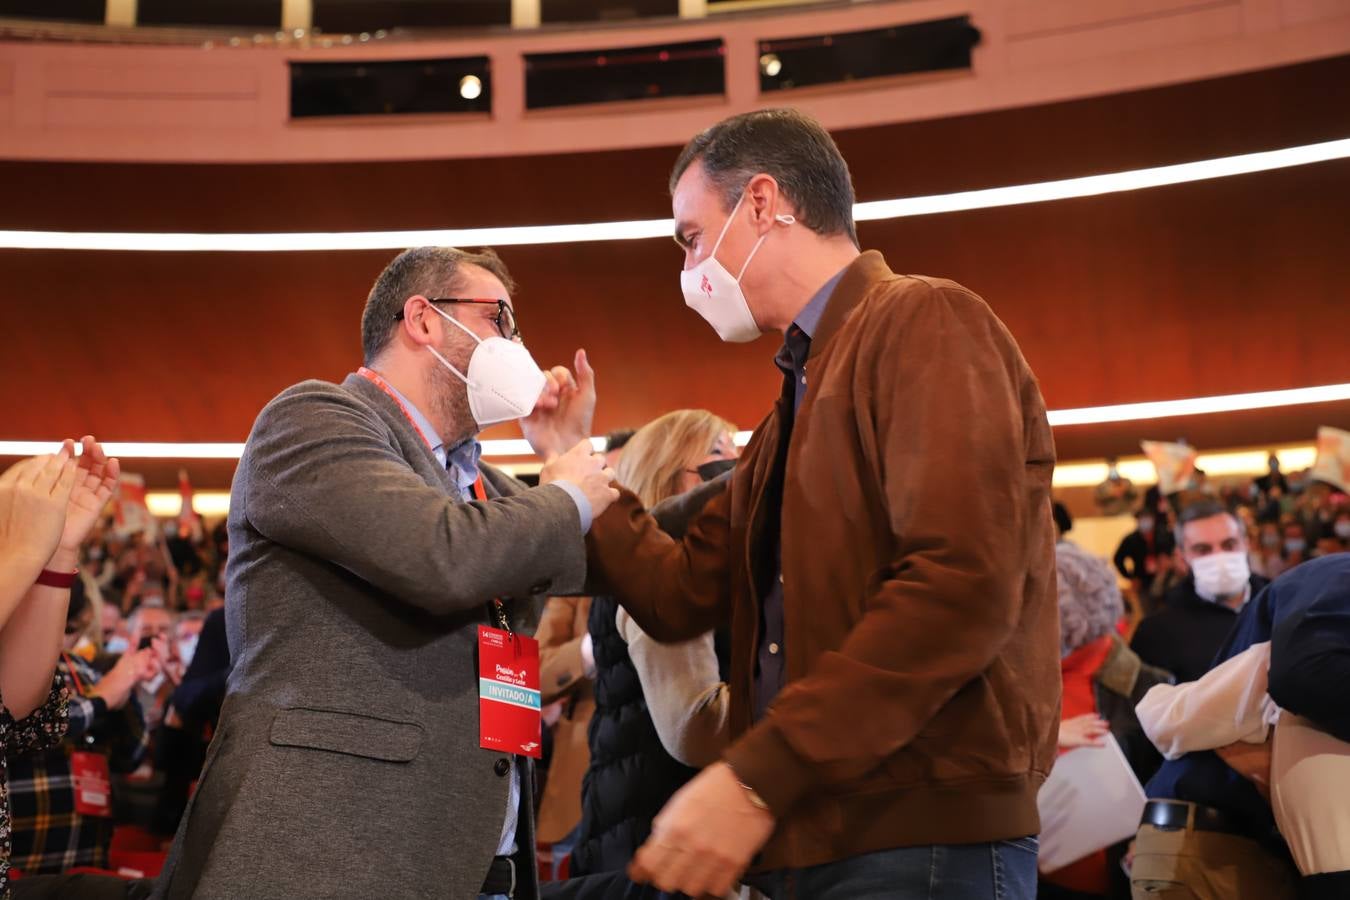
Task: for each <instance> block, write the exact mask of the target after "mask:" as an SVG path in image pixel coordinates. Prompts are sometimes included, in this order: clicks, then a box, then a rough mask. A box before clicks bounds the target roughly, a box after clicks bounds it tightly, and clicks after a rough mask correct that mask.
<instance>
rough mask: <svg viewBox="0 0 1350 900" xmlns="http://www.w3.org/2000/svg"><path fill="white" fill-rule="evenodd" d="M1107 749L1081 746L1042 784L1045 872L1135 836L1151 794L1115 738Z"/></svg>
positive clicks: (1039, 803)
mask: <svg viewBox="0 0 1350 900" xmlns="http://www.w3.org/2000/svg"><path fill="white" fill-rule="evenodd" d="M1105 740H1106V745H1105V746H1103V747H1079V748H1078V749H1076V750H1070V751H1069V752H1068V753H1065V754H1064V755H1063V756H1061V757H1060V758H1059V759H1058V760H1056V761H1055V768H1054V769H1053V770H1052V771H1051V773H1050V777H1049V778H1048V779H1046V782H1045V784H1044V785H1042V786H1041V791H1040V794H1039V795H1038V796H1037V798H1036V806H1037V807H1038V809H1039V810H1040V813H1041V854H1040V869H1041V871H1042V872H1053V871H1055V870H1056V869H1061V868H1063V867H1064V866H1067V865H1068V864H1069V863H1071V862H1075V861H1077V860H1079V859H1082V858H1083V857H1084V856H1087V855H1088V854H1089V853H1093V852H1095V851H1097V850H1101V849H1102V848H1104V847H1109V846H1111V845H1112V844H1114V843H1116V842H1118V841H1123V840H1125V839H1126V838H1128V837H1133V836H1134V834H1135V832H1136V831H1138V830H1139V819H1140V817H1141V816H1142V815H1143V813H1144V803H1145V802H1146V800H1147V798H1146V797H1145V795H1144V788H1143V787H1142V786H1141V785H1140V784H1139V779H1138V778H1135V777H1134V770H1132V769H1131V768H1130V764H1129V763H1128V762H1127V761H1126V760H1125V754H1124V753H1122V752H1121V750H1120V745H1119V744H1117V743H1116V740H1115V738H1113V737H1111V735H1109V734H1108V735H1107V736H1106V738H1105Z"/></svg>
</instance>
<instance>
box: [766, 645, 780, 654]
mask: <svg viewBox="0 0 1350 900" xmlns="http://www.w3.org/2000/svg"><path fill="white" fill-rule="evenodd" d="M780 649H781V648H780V647H779V646H778V645H777V644H770V645H769V652H770V653H771V654H773V655H774V656H777V655H778V651H779V650H780Z"/></svg>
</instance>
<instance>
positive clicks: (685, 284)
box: [680, 192, 797, 344]
mask: <svg viewBox="0 0 1350 900" xmlns="http://www.w3.org/2000/svg"><path fill="white" fill-rule="evenodd" d="M744 199H745V193H744V192H742V193H741V196H740V197H739V198H738V199H737V200H736V205H735V206H733V207H732V208H731V215H730V216H728V217H727V221H726V224H725V225H723V226H722V233H721V234H719V235H718V236H717V243H716V244H713V248H712V252H711V253H709V254H708V256H707V257H706V258H705V259H704V260H703V261H702V262H700V263H698V264H697V265H694V266H691V267H690V268H688V269H685V270H684V271H682V272H681V273H680V291H681V292H682V293H683V294H684V302H685V305H686V306H688V307H689V308H690V309H692V310H693V311H694V312H696V313H698V314H699V315H700V316H702V317H703V318H704V319H705V320H706V321H707V323H708V324H709V325H711V326H712V327H713V330H714V331H716V332H717V336H718V337H720V338H721V339H722V340H724V341H727V342H729V343H733V344H744V343H746V342H747V341H753V340H754V339H755V338H757V337H759V335H760V330H759V326H758V325H756V324H755V317H754V316H753V315H751V313H750V304H748V303H747V302H746V300H745V292H744V291H743V290H741V279H742V278H744V277H745V270H746V269H748V268H750V260H752V259H754V258H755V254H756V253H758V252H759V248H760V246H761V245H762V244H763V243H764V239H765V238H767V237H768V236H769V235H768V233H767V232H765V233H764V234H762V235H760V238H759V240H758V241H756V242H755V246H754V248H753V249H752V250H751V251H750V255H749V256H747V257H746V258H745V265H743V266H741V271H740V272H739V273H738V274H737V275H735V276H734V277H733V276H732V274H731V273H730V272H728V271H727V269H726V266H724V265H722V264H721V263H720V262H718V261H717V250H718V248H719V247H721V246H722V239H723V238H725V237H726V236H727V229H728V228H730V227H731V223H732V221H733V220H735V218H736V211H737V210H739V209H740V208H741V201H742V200H744ZM774 220H775V221H777V222H779V223H781V224H783V225H791V224H793V223H794V222H796V221H797V220H796V219H795V218H793V217H792V216H774Z"/></svg>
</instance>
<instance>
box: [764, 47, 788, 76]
mask: <svg viewBox="0 0 1350 900" xmlns="http://www.w3.org/2000/svg"><path fill="white" fill-rule="evenodd" d="M759 70H760V71H761V72H763V73H764V74H765V75H767V76H769V77H770V78H776V77H777V76H778V73H779V72H781V71H783V61H782V60H781V59H779V58H778V54H777V53H765V54H764V55H763V56H761V57H760V58H759Z"/></svg>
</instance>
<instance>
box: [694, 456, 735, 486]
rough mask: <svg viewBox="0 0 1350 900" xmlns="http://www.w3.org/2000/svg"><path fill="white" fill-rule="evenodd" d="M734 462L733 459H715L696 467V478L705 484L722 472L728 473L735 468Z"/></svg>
mask: <svg viewBox="0 0 1350 900" xmlns="http://www.w3.org/2000/svg"><path fill="white" fill-rule="evenodd" d="M736 462H737V461H736V460H734V459H715V460H713V461H712V462H706V463H704V464H703V465H701V466H699V467H698V470H697V471H698V477H699V478H702V479H703V480H704V481H705V482H706V481H712V480H713V479H714V478H716V477H717V476H719V475H721V474H722V473H723V472H730V471H731V470H732V469H734V468H736Z"/></svg>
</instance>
